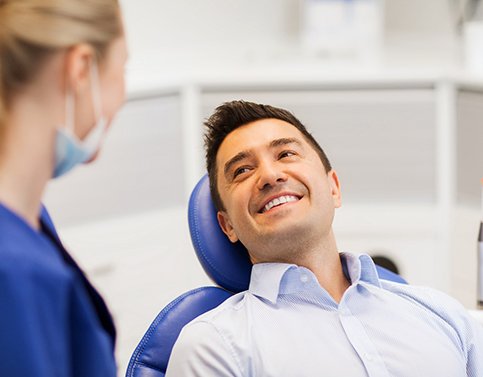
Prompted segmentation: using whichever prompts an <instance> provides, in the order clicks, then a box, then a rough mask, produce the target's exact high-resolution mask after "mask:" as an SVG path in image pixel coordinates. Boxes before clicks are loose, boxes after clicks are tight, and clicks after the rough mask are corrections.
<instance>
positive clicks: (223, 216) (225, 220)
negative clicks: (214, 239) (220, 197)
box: [216, 211, 238, 243]
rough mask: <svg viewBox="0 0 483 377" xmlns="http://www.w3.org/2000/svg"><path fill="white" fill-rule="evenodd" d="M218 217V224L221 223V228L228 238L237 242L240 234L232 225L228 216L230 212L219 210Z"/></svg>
mask: <svg viewBox="0 0 483 377" xmlns="http://www.w3.org/2000/svg"><path fill="white" fill-rule="evenodd" d="M216 218H217V219H218V224H219V225H220V228H221V230H222V231H223V233H225V234H226V236H227V237H228V239H229V240H230V241H231V242H232V243H235V242H237V241H238V236H237V235H236V233H235V230H234V229H233V226H232V225H231V221H230V218H229V217H228V214H227V213H226V212H224V211H218V212H217V214H216Z"/></svg>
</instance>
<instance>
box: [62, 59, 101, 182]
mask: <svg viewBox="0 0 483 377" xmlns="http://www.w3.org/2000/svg"><path fill="white" fill-rule="evenodd" d="M90 75H91V87H92V101H93V106H94V115H95V117H96V125H95V126H94V128H93V129H92V130H91V131H90V132H89V134H88V135H87V136H86V137H85V138H84V140H79V139H78V138H77V136H76V135H75V133H74V119H75V100H74V95H73V93H72V91H71V90H70V89H69V90H68V91H67V94H66V99H65V113H66V120H65V123H66V124H65V126H64V127H59V128H58V129H57V131H56V139H55V167H54V172H53V177H54V178H57V177H60V176H62V175H64V174H65V173H67V172H68V171H70V170H71V169H72V168H74V167H75V166H77V165H79V164H82V163H85V162H87V161H89V160H90V159H91V158H92V157H93V156H94V154H95V153H96V152H97V151H98V150H99V148H100V146H101V143H102V140H103V138H104V132H105V129H106V126H107V121H106V119H105V117H104V116H103V115H102V110H101V96H100V86H99V73H98V70H97V64H96V63H95V62H93V64H92V65H91V68H90Z"/></svg>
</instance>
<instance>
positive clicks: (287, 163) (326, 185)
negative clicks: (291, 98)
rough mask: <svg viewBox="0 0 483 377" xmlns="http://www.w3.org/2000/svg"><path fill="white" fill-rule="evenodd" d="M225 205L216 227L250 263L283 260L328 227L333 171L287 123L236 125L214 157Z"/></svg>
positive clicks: (336, 194) (335, 185)
mask: <svg viewBox="0 0 483 377" xmlns="http://www.w3.org/2000/svg"><path fill="white" fill-rule="evenodd" d="M216 165H217V186H218V190H219V193H220V197H221V200H222V202H223V204H224V207H225V210H224V211H220V212H218V221H219V223H220V226H221V228H222V229H223V231H224V232H225V234H226V235H227V236H228V238H229V239H230V240H231V241H232V242H236V241H238V240H239V241H241V242H242V243H243V244H244V246H245V247H246V248H247V250H248V252H249V254H250V257H251V259H252V262H253V263H259V262H276V261H278V262H284V261H286V262H289V261H290V260H291V257H292V256H291V255H290V253H291V252H292V251H293V252H295V251H296V250H295V249H296V248H298V249H300V248H301V247H302V248H303V247H304V245H308V243H309V242H313V241H314V240H315V242H323V241H324V237H327V236H328V235H329V234H330V233H331V232H332V220H333V216H334V209H335V208H337V207H339V206H340V204H341V199H340V188H339V182H338V178H337V175H336V173H335V172H334V171H331V172H329V173H326V171H325V168H324V166H323V164H322V161H321V160H320V158H319V156H318V154H317V152H316V151H315V150H314V148H313V147H312V146H311V145H310V144H309V143H308V142H307V141H306V139H305V138H304V136H303V135H302V133H301V132H300V131H299V130H297V128H295V127H294V126H293V125H291V124H290V123H287V122H284V121H282V120H278V119H262V120H259V121H255V122H252V123H249V124H247V125H244V126H242V127H239V128H237V129H236V130H234V131H233V132H231V133H230V134H228V136H227V137H226V138H225V140H224V141H223V142H222V144H221V146H220V148H219V150H218V154H217V156H216Z"/></svg>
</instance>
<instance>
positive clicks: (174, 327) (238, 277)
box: [126, 175, 406, 377]
mask: <svg viewBox="0 0 483 377" xmlns="http://www.w3.org/2000/svg"><path fill="white" fill-rule="evenodd" d="M188 221H189V228H190V235H191V241H192V243H193V247H194V249H195V252H196V255H197V257H198V259H199V261H200V263H201V265H202V266H203V268H204V270H205V272H206V273H207V274H208V276H209V277H210V278H211V279H212V280H213V282H214V283H216V284H217V285H218V286H217V287H201V288H197V289H193V290H191V291H189V292H186V293H185V294H183V295H181V296H179V297H178V298H176V299H175V300H173V301H172V302H171V303H169V304H168V305H167V306H166V307H165V308H164V309H163V310H161V312H160V313H159V314H158V316H157V317H156V318H155V319H154V321H153V323H152V324H151V326H150V327H149V329H148V330H147V331H146V333H145V334H144V336H143V338H142V339H141V341H140V342H139V345H138V346H137V347H136V349H135V351H134V353H133V355H132V356H131V360H130V362H129V365H128V368H127V371H126V377H164V376H165V373H166V369H167V366H168V361H169V357H170V355H171V350H172V348H173V345H174V343H175V342H176V339H177V338H178V335H179V333H180V331H181V329H182V328H183V326H184V325H186V324H187V323H188V322H190V321H191V320H193V319H194V318H196V317H198V316H199V315H201V314H203V313H205V312H207V311H209V310H211V309H213V308H215V307H217V306H218V305H220V304H221V303H222V302H223V301H225V300H226V299H227V298H228V297H230V296H231V295H233V294H234V293H238V292H241V291H244V290H247V289H248V285H249V282H250V273H251V267H252V264H251V262H250V260H249V258H248V254H247V251H246V249H245V248H244V247H243V245H241V244H240V243H236V244H232V243H231V242H230V241H229V240H228V238H227V237H226V236H225V234H224V233H223V232H222V230H221V229H220V228H219V226H218V221H217V219H216V209H215V207H214V205H213V202H212V200H211V195H210V188H209V182H208V177H207V176H206V175H205V176H203V177H202V178H201V180H200V181H199V182H198V184H197V185H196V187H195V188H194V190H193V192H192V194H191V197H190V201H189V205H188ZM377 270H378V273H379V277H380V278H382V279H386V280H392V281H396V282H400V283H404V284H405V283H406V281H405V280H404V279H403V278H401V277H400V276H399V275H397V274H395V273H393V272H391V271H389V270H386V269H384V268H382V267H379V266H377Z"/></svg>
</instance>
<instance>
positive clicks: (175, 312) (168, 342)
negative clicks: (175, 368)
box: [126, 287, 232, 377]
mask: <svg viewBox="0 0 483 377" xmlns="http://www.w3.org/2000/svg"><path fill="white" fill-rule="evenodd" d="M231 295H232V293H230V292H227V291H225V290H224V289H222V288H219V287H202V288H198V289H193V290H192V291H189V292H186V293H185V294H183V295H181V296H179V297H178V298H176V299H175V300H173V301H172V302H171V303H169V304H168V305H167V306H166V307H165V308H164V309H163V310H161V312H160V313H159V314H158V315H157V317H156V318H155V319H154V321H153V323H152V324H151V326H150V327H149V329H148V331H146V334H144V336H143V338H142V339H141V341H140V342H139V345H138V346H137V347H136V350H135V351H134V353H133V355H132V356H131V361H130V362H129V366H128V368H127V372H126V376H127V377H164V375H165V373H166V368H167V366H168V360H169V356H170V355H171V349H172V348H173V345H174V342H175V341H176V339H178V335H179V333H180V331H181V329H182V328H183V326H184V325H185V324H187V323H188V322H190V321H191V320H192V319H194V318H196V317H198V316H199V315H200V314H203V313H205V312H207V311H209V310H211V309H213V308H215V307H217V306H218V305H220V304H221V303H222V302H223V301H225V300H226V299H227V298H228V297H230V296H231Z"/></svg>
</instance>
